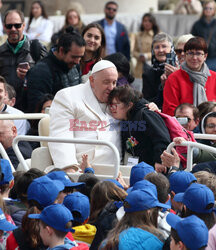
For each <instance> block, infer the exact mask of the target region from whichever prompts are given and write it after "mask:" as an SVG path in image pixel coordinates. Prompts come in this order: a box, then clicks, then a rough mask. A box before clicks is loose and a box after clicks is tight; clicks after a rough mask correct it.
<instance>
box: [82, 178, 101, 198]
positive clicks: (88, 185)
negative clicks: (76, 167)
mask: <svg viewBox="0 0 216 250" xmlns="http://www.w3.org/2000/svg"><path fill="white" fill-rule="evenodd" d="M99 181H100V180H99V179H98V178H97V177H96V176H95V175H94V174H92V173H85V174H82V175H80V177H79V179H78V182H85V185H84V186H83V187H80V188H79V192H80V193H82V194H84V195H86V196H88V198H89V200H90V198H91V191H92V189H93V187H94V186H95V185H96V184H97V183H98V182H99Z"/></svg>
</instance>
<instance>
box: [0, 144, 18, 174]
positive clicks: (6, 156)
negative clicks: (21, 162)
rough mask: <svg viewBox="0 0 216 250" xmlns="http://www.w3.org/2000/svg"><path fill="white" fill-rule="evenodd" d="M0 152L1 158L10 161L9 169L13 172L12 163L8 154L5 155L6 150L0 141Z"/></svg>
mask: <svg viewBox="0 0 216 250" xmlns="http://www.w3.org/2000/svg"><path fill="white" fill-rule="evenodd" d="M0 154H1V156H2V158H3V159H6V160H8V161H9V162H10V165H11V170H12V172H15V171H16V170H15V169H14V166H13V165H12V163H11V161H10V159H9V157H8V155H7V152H6V151H5V149H4V147H3V146H2V144H1V143H0Z"/></svg>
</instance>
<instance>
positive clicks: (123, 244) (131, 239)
mask: <svg viewBox="0 0 216 250" xmlns="http://www.w3.org/2000/svg"><path fill="white" fill-rule="evenodd" d="M162 248H163V243H162V242H161V241H160V240H159V239H158V238H157V237H156V236H155V235H153V234H151V233H149V232H147V231H144V230H142V229H141V228H134V227H131V228H129V229H127V230H124V231H123V232H121V233H120V235H119V247H118V249H119V250H130V249H136V250H160V249H162Z"/></svg>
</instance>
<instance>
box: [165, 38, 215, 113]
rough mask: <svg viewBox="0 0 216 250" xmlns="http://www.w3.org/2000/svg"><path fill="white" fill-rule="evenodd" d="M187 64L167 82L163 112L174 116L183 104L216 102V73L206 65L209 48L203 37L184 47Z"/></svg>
mask: <svg viewBox="0 0 216 250" xmlns="http://www.w3.org/2000/svg"><path fill="white" fill-rule="evenodd" d="M184 53H185V62H183V63H182V64H181V68H180V69H179V70H177V71H176V72H174V73H173V74H171V75H170V76H169V77H168V79H167V80H166V83H165V87H164V92H163V98H164V103H163V112H164V113H166V114H168V115H174V110H175V109H176V107H177V106H179V105H180V104H182V103H191V104H193V105H194V106H195V107H197V106H198V105H199V104H201V103H202V102H205V101H215V100H216V88H215V82H216V72H214V71H211V70H209V68H208V66H207V64H206V63H205V61H206V58H207V55H208V48H207V44H206V42H205V40H204V39H203V38H201V37H194V38H191V39H190V40H189V41H188V42H187V43H186V44H185V46H184Z"/></svg>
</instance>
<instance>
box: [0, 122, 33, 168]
mask: <svg viewBox="0 0 216 250" xmlns="http://www.w3.org/2000/svg"><path fill="white" fill-rule="evenodd" d="M16 136H17V128H16V126H15V125H14V122H13V121H12V120H0V143H1V144H2V146H3V147H4V149H5V151H6V153H7V155H8V157H9V159H10V161H11V163H12V165H13V167H14V168H15V169H16V168H17V167H18V164H19V160H18V158H17V156H16V154H15V152H14V150H13V148H12V142H13V139H14V138H15V137H16ZM18 147H19V149H20V152H21V153H22V155H23V157H24V159H29V158H31V153H32V147H31V145H30V144H29V142H27V141H21V142H19V146H18Z"/></svg>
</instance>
